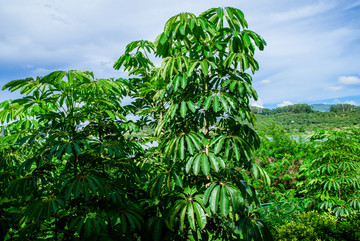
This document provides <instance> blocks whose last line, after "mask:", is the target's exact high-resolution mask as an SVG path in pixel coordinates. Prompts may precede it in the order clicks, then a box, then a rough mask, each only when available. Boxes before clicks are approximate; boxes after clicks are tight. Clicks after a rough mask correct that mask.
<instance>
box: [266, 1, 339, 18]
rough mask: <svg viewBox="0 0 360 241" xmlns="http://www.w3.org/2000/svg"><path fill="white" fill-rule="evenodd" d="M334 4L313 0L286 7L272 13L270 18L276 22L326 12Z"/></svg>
mask: <svg viewBox="0 0 360 241" xmlns="http://www.w3.org/2000/svg"><path fill="white" fill-rule="evenodd" d="M305 4H306V3H305ZM335 6H336V5H335V4H334V2H333V1H326V2H323V1H320V2H317V3H316V2H315V3H311V4H309V5H304V6H300V7H299V6H296V7H295V8H293V9H287V10H286V11H284V12H281V13H275V14H272V19H273V20H274V21H276V22H288V21H292V20H296V19H302V18H308V17H312V16H315V15H319V14H321V13H323V12H326V11H328V10H330V9H332V8H334V7H335Z"/></svg>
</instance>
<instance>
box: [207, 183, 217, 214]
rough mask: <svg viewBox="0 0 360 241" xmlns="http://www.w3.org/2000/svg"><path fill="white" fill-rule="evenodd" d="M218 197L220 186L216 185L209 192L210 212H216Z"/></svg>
mask: <svg viewBox="0 0 360 241" xmlns="http://www.w3.org/2000/svg"><path fill="white" fill-rule="evenodd" d="M219 198H220V186H219V185H217V186H216V187H214V189H213V190H212V192H211V194H210V198H209V202H210V210H211V211H212V213H216V211H217V209H218V206H219Z"/></svg>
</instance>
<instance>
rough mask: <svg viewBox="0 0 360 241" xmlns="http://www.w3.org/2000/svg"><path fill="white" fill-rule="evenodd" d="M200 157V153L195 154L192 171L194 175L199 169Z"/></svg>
mask: <svg viewBox="0 0 360 241" xmlns="http://www.w3.org/2000/svg"><path fill="white" fill-rule="evenodd" d="M200 159H201V154H199V155H197V156H196V158H195V160H194V164H193V171H194V174H195V175H197V174H199V171H200Z"/></svg>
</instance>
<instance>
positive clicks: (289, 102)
mask: <svg viewBox="0 0 360 241" xmlns="http://www.w3.org/2000/svg"><path fill="white" fill-rule="evenodd" d="M293 104H294V103H292V102H291V101H288V100H284V101H283V102H282V103H280V104H278V105H277V107H284V106H287V105H293Z"/></svg>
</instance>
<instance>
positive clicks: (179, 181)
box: [171, 170, 183, 187]
mask: <svg viewBox="0 0 360 241" xmlns="http://www.w3.org/2000/svg"><path fill="white" fill-rule="evenodd" d="M171 174H172V176H173V177H174V180H175V184H176V185H178V186H179V187H183V182H182V179H181V177H180V176H179V175H178V174H177V172H176V171H175V170H171Z"/></svg>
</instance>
